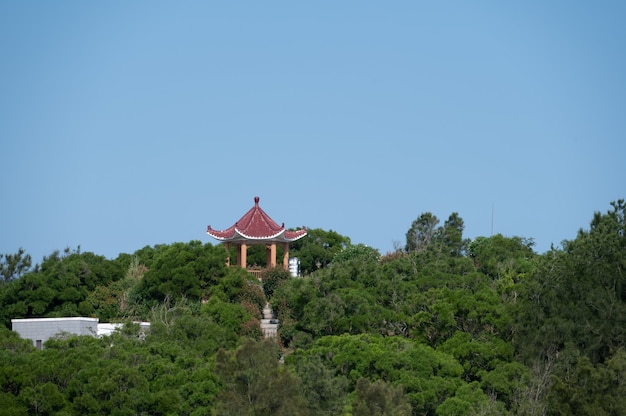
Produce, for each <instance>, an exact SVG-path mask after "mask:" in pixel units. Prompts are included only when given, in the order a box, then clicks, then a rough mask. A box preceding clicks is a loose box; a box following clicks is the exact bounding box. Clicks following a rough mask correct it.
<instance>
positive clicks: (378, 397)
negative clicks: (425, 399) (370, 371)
mask: <svg viewBox="0 0 626 416" xmlns="http://www.w3.org/2000/svg"><path fill="white" fill-rule="evenodd" d="M356 397H357V398H356V401H355V402H354V404H353V405H352V412H353V414H355V415H361V416H410V415H411V414H412V409H411V405H410V404H409V401H408V398H407V396H406V395H405V394H404V393H403V391H402V387H394V386H392V385H390V384H389V383H385V382H384V381H382V380H377V381H374V382H371V381H369V380H368V379H366V378H360V379H359V380H358V381H357V383H356Z"/></svg>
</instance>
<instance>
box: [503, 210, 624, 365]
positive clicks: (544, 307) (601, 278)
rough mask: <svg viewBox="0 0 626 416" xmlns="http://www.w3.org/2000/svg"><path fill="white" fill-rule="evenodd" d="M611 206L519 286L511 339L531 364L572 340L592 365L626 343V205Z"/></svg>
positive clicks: (553, 253) (555, 351) (543, 262)
mask: <svg viewBox="0 0 626 416" xmlns="http://www.w3.org/2000/svg"><path fill="white" fill-rule="evenodd" d="M611 205H612V207H613V210H612V211H609V212H607V213H606V214H600V213H596V214H594V217H593V219H592V221H591V227H590V229H589V231H583V230H580V231H579V233H578V236H577V237H576V239H575V240H573V241H567V242H565V243H564V246H563V250H555V249H553V250H551V251H550V252H548V253H546V254H545V255H544V256H542V257H541V260H540V262H539V265H538V267H537V270H536V272H535V273H533V274H532V275H531V276H529V278H528V279H525V281H524V282H523V284H522V285H521V289H520V297H519V302H518V304H517V305H516V307H515V314H516V328H515V331H516V333H517V336H516V338H514V341H515V344H516V346H517V348H518V349H519V351H520V353H521V354H522V355H523V357H524V358H525V359H526V360H528V362H529V363H530V362H532V360H533V359H546V358H549V357H550V356H552V355H555V354H558V352H559V351H560V350H563V349H564V348H565V346H566V345H567V344H572V345H574V346H575V348H576V349H577V350H579V351H580V353H581V354H582V355H584V356H586V357H587V358H589V360H590V361H591V363H592V364H594V365H595V364H597V363H603V362H604V361H605V360H606V359H607V358H608V357H609V356H610V355H611V353H612V352H614V351H616V350H618V349H619V348H624V347H626V332H625V331H624V328H626V273H625V269H626V236H625V229H626V224H625V221H624V213H625V212H626V204H625V203H624V201H623V200H620V201H618V202H613V203H612V204H611Z"/></svg>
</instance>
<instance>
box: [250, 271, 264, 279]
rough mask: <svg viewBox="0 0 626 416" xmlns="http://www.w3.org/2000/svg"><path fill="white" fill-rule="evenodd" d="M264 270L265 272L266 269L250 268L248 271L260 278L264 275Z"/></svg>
mask: <svg viewBox="0 0 626 416" xmlns="http://www.w3.org/2000/svg"><path fill="white" fill-rule="evenodd" d="M263 272H265V269H248V273H250V274H251V275H252V276H254V277H256V278H257V279H259V280H261V278H262V277H263Z"/></svg>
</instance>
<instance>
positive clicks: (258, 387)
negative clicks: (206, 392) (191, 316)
mask: <svg viewBox="0 0 626 416" xmlns="http://www.w3.org/2000/svg"><path fill="white" fill-rule="evenodd" d="M278 358H279V350H278V345H277V344H276V343H275V342H274V341H273V340H271V339H266V340H263V341H260V342H259V341H252V340H247V341H245V342H244V343H243V345H242V346H241V347H240V348H239V349H238V350H237V351H235V352H234V353H228V352H226V351H224V350H220V351H219V352H218V354H217V359H216V365H215V371H216V373H217V374H218V376H219V377H220V379H221V381H222V384H223V386H224V388H223V390H222V392H221V393H220V394H219V396H218V408H217V414H219V415H255V416H256V415H268V416H269V415H284V416H289V415H295V414H298V415H306V414H307V409H306V403H305V401H304V398H303V397H302V395H301V393H300V383H299V379H298V378H297V377H296V376H294V375H293V374H291V373H290V372H289V371H288V370H287V369H286V368H285V367H284V366H282V365H280V364H279V362H278Z"/></svg>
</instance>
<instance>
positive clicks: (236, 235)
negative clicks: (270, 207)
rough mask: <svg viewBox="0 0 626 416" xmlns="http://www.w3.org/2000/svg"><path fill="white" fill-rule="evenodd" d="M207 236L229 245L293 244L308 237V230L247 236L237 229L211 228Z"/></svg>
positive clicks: (280, 231)
mask: <svg viewBox="0 0 626 416" xmlns="http://www.w3.org/2000/svg"><path fill="white" fill-rule="evenodd" d="M207 234H208V235H210V236H211V237H213V238H215V239H216V240H219V241H224V242H227V243H230V242H234V243H243V242H248V243H251V244H254V243H291V242H293V241H296V240H299V239H301V238H302V237H304V236H305V235H307V232H306V230H298V231H286V230H285V229H284V228H283V229H281V230H279V231H278V232H277V233H274V234H272V235H268V236H253V235H247V234H245V233H244V232H242V231H240V230H239V229H237V228H234V229H233V230H224V231H216V230H213V229H211V228H209V229H207Z"/></svg>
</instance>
